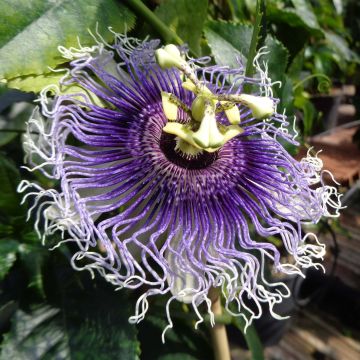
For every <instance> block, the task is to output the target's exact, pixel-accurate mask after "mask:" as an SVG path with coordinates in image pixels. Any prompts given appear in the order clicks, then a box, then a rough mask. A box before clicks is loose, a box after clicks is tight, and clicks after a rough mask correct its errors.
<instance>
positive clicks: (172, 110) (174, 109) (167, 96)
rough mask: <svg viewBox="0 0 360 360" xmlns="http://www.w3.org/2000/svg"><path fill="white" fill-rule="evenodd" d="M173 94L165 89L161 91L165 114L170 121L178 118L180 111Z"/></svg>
mask: <svg viewBox="0 0 360 360" xmlns="http://www.w3.org/2000/svg"><path fill="white" fill-rule="evenodd" d="M172 96H173V95H172V94H171V93H167V92H164V91H162V92H161V102H162V107H163V110H164V114H165V116H166V118H167V119H168V120H170V121H174V120H176V119H177V113H178V105H177V104H176V103H175V102H174V101H172V100H171V98H172Z"/></svg>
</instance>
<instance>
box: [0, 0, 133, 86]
mask: <svg viewBox="0 0 360 360" xmlns="http://www.w3.org/2000/svg"><path fill="white" fill-rule="evenodd" d="M134 19H135V18H134V15H133V14H132V13H131V12H130V10H128V9H127V8H126V7H125V6H124V5H122V4H121V2H120V1H116V0H57V1H53V0H28V1H23V0H3V1H2V2H1V13H0V79H2V78H6V79H11V78H14V77H18V76H23V75H29V74H42V73H46V72H48V71H49V68H48V67H49V66H50V67H55V66H56V65H58V64H60V63H63V62H65V59H64V58H62V57H61V56H60V55H59V52H58V50H57V47H58V46H59V45H63V46H65V47H71V46H74V47H78V46H79V44H78V39H77V37H78V38H79V40H80V42H81V45H83V46H85V45H89V44H94V39H93V38H92V36H91V35H90V33H89V31H88V29H90V30H91V31H93V32H95V30H96V27H97V26H98V29H99V33H100V34H101V35H102V36H103V37H104V38H105V40H107V41H110V40H112V38H113V34H112V33H110V32H109V31H108V27H110V26H111V27H112V28H113V30H114V31H117V32H123V31H125V30H129V29H131V28H132V27H133V25H134Z"/></svg>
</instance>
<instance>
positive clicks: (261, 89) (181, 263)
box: [19, 34, 341, 328]
mask: <svg viewBox="0 0 360 360" xmlns="http://www.w3.org/2000/svg"><path fill="white" fill-rule="evenodd" d="M97 39H98V40H97V45H95V46H93V47H92V48H84V47H80V48H79V49H74V48H71V49H65V48H62V47H59V50H60V51H61V52H62V55H63V56H64V57H65V58H67V59H69V60H71V61H70V68H69V69H67V70H65V75H64V77H63V78H62V80H61V81H60V83H59V85H58V86H51V87H47V88H45V89H44V90H43V91H42V93H41V109H37V110H36V111H35V112H34V114H33V116H32V118H31V119H30V120H29V122H28V132H27V134H26V136H25V141H24V148H25V151H26V160H27V162H28V163H29V164H30V165H31V171H35V170H40V171H42V172H43V173H44V174H45V175H47V176H48V177H49V178H52V179H55V180H56V181H57V184H58V185H57V186H55V188H54V189H43V188H41V187H40V186H39V185H37V184H34V183H30V182H28V181H23V182H22V183H21V184H20V186H19V191H21V192H25V193H26V195H25V197H24V198H25V199H26V198H27V197H29V196H32V197H33V199H34V201H33V206H32V208H31V209H30V214H31V213H34V214H35V216H36V223H35V227H36V230H37V231H38V233H39V235H40V236H41V237H42V239H43V240H45V238H46V237H47V236H48V235H50V234H52V233H54V232H55V231H60V232H62V235H63V239H62V241H61V242H60V243H59V244H58V245H60V244H62V243H64V242H68V241H71V242H74V243H76V244H77V245H78V251H77V252H76V253H75V254H74V255H73V257H72V265H73V267H74V268H75V269H79V270H89V271H90V272H91V273H94V272H95V271H97V272H98V273H100V274H101V275H102V276H104V277H105V278H106V280H107V281H109V282H111V283H112V284H114V285H115V286H116V287H118V288H132V289H134V288H141V289H144V290H143V294H142V295H141V296H140V297H139V299H138V301H137V303H136V307H135V314H134V316H132V317H131V318H130V321H132V322H135V323H136V322H139V321H141V320H142V319H143V318H144V316H145V313H146V311H147V309H148V300H147V299H148V298H149V297H150V296H156V295H165V294H170V297H169V300H168V302H167V308H166V312H167V317H168V321H169V326H168V328H169V327H171V326H172V322H171V317H170V304H171V302H172V301H173V300H179V301H182V302H185V303H188V304H190V306H192V307H193V309H194V310H195V312H196V314H197V315H198V317H199V321H198V323H200V322H201V321H202V320H203V315H202V313H201V311H200V310H199V306H200V305H201V304H202V303H205V305H207V307H205V308H207V309H208V311H209V312H210V315H211V309H210V299H209V298H208V292H209V289H210V288H211V287H218V288H221V291H222V294H223V296H224V298H225V306H226V308H227V310H228V311H229V312H231V313H234V311H233V310H230V309H229V304H230V303H234V304H235V305H236V306H235V308H236V309H237V311H236V313H235V315H238V316H243V317H244V318H246V321H247V322H248V323H249V322H251V320H252V319H254V318H258V317H259V316H260V315H261V312H262V307H261V304H263V303H267V304H268V305H269V308H270V311H271V313H272V315H273V316H274V317H278V315H277V314H276V313H275V312H274V311H273V307H274V305H275V304H278V303H280V302H281V300H282V299H283V298H284V297H287V296H289V289H288V288H287V287H286V285H285V284H283V283H281V282H271V281H270V280H266V279H265V276H264V265H265V262H267V263H271V266H272V269H273V271H274V272H279V273H285V274H301V275H302V269H304V268H308V267H311V266H315V267H321V265H320V264H319V263H318V260H320V259H321V258H322V257H323V256H324V253H325V248H324V246H323V245H321V244H320V243H319V242H318V240H317V238H316V236H315V234H312V233H304V231H303V229H302V225H303V224H306V223H317V222H318V221H319V220H320V218H321V217H322V216H338V211H339V209H340V207H341V204H340V195H338V193H337V190H336V188H335V187H333V186H329V185H326V184H325V183H324V182H323V180H322V175H323V173H324V172H323V171H322V162H321V160H320V159H319V158H317V157H316V156H314V157H313V156H311V155H310V153H309V154H308V155H307V157H306V158H304V159H302V160H301V161H300V162H299V161H296V160H294V159H293V157H292V156H290V155H289V154H288V153H287V152H286V150H285V149H284V147H283V145H282V144H283V143H285V142H289V143H292V144H296V140H295V138H294V137H293V136H292V135H290V132H289V131H288V127H289V123H288V121H287V118H286V116H285V115H284V114H278V113H277V112H276V107H277V104H278V100H277V99H274V98H273V95H272V85H273V84H272V82H271V79H269V78H268V75H267V71H266V64H265V65H263V66H260V62H261V58H262V55H263V53H264V51H265V50H264V49H263V50H261V51H260V52H259V54H258V55H257V57H256V58H255V61H254V65H255V67H256V74H255V75H254V77H253V78H251V79H250V78H246V77H245V75H244V68H243V66H242V64H241V63H240V62H239V68H237V69H232V68H229V67H224V66H223V67H220V66H213V65H208V61H209V59H208V58H202V59H191V58H189V57H188V55H187V53H186V51H184V50H183V49H180V50H175V53H176V51H178V53H179V56H180V57H178V55H177V54H175V55H174V56H175V57H177V59H178V60H179V62H180V65H179V66H167V65H166V64H165V65H162V64H161V59H160V60H159V59H156V57H155V54H156V49H158V48H159V42H158V41H149V42H140V41H138V40H135V39H131V38H127V37H126V36H123V35H119V34H115V42H114V45H109V44H106V43H105V42H103V41H102V39H101V37H100V36H99V37H98V38H97ZM165 50H166V47H165ZM161 51H163V50H161ZM173 53H174V52H173ZM173 53H172V54H173ZM171 56H173V55H171ZM159 64H160V65H162V66H159ZM184 67H186V69H187V70H186V71H187V72H186V71H185V72H184V71H182V70H184ZM189 77H193V80H192V82H191V81H190V83H189ZM196 82H198V85H197V88H196V89H195V87H194V83H196ZM184 83H186V84H185V85H184ZM246 83H250V84H252V89H253V94H252V95H251V96H253V97H252V98H251V99H255V102H257V99H260V98H261V99H266V100H267V101H270V100H271V102H270V104H271V111H270V112H269V113H267V116H265V117H259V116H255V115H256V111H255V110H256V109H255V110H254V107H252V105H251V104H249V103H248V102H241V101H240V102H234V103H230V105H229V106H228V108H226V107H225V108H222V106H223V105H222V104H223V102H221V101H220V100H224V99H225V100H224V101H225V102H226V99H228V98H230V97H231V96H232V98H239V99H240V98H241V99H248V98H246V96H248V95H246V94H243V88H244V84H246ZM189 87H190V89H189ZM191 87H193V88H194V89H195V90H194V89H191ZM201 87H202V89H206V90H201V89H200V88H201ZM73 89H76V90H73ZM199 89H200V90H199ZM49 91H53V92H55V97H53V96H49V97H48V96H47V95H48V94H49ZM164 94H165V95H164ZM199 94H200V95H199ZM230 95H231V96H230ZM243 95H244V96H243ZM197 98H201V99H203V100H201V99H200V100H196V99H197ZM168 99H170V100H168ZM171 99H172V100H171ZM174 99H175V100H174ZM269 99H270V100H269ZM195 100H196V101H195ZM201 101H203V102H202V103H201ZM196 102H198V103H199V102H200V103H201V106H202V107H201V106H200V107H199V108H196V109H195V110H194V108H195V105H194V104H195V103H196ZM204 104H205V105H204ZM209 104H210V105H209ZM206 106H208V108H209V109H210V110H211V111H212V112H211V114H212V115H211V116H210V117H209V118H206V119H207V120H204V119H205V115H204V114H205V112H206V111H205V110H206ZM255 106H258V108H259V109H257V110H260V111H261V110H262V106H263V102H261V101H260V102H258V104H255ZM168 108H169V109H170V112H171V110H172V111H173V112H172V114H175V115H174V117H175V118H174V119H170V115H168V114H169V113H170V112H169V111H168ZM229 108H232V109H233V111H234V112H233V114H235V115H234V117H233V115H231V116H229V113H227V112H226V111H227V110H229ZM199 109H200V110H199ZM204 109H205V110H204ZM198 110H199V112H198V113H199V114H200V117H199V118H200V122H199V120H196V121H198V122H197V123H196V121H195V120H194V118H196V116H195V113H196V111H198ZM235 118H236V119H238V120H234V121H233V122H232V119H235ZM209 119H210V120H209ZM174 120H175V122H174ZM205 121H209V124H210V122H211V121H212V125H211V124H210V125H206V124H207V123H206V124H205ZM175 123H176V124H177V125H174V124H175ZM203 123H204V124H205V125H203V126H202V124H203ZM234 123H236V124H235V125H234ZM169 124H170V125H169ZM210 126H212V130H211V129H210ZM168 127H174V128H175V127H176V131H178V129H180V128H181V131H182V133H181V134H183V135H181V136H183V138H182V137H181V136H180V135H177V134H178V133H179V132H178V133H174V131H175V130H174V131H173V130H171V131H173V132H171V131H170V132H167V131H165V130H166V129H168ZM201 127H202V129H203V130H201V131H200V128H201ZM235 127H236V129H237V130H236V131H237V133H236V134H235V135H234V136H233V135H231V136H232V137H230V135H229V136H227V135H226V134H227V133H226V132H227V131H228V129H231V131H233V130H234V129H235ZM164 129H165V130H164ZM179 131H180V130H179ZM229 131H230V130H229ZM200 132H202V133H201V134H200ZM179 134H180V133H179ZM214 134H215V135H214ZM219 134H220V135H219ZM224 134H225V135H224ZM198 135H199V136H198ZM216 136H217V137H218V138H219V137H220V138H221V139H225V140H223V141H222V140H221V141H222V142H218V140H217V139H218V138H216ZM184 139H185V140H184ZM199 139H200V140H199ZM204 139H205V140H204ZM199 144H200V145H199ZM219 144H220V145H219ZM189 149H190V150H189ZM41 219H45V221H43V220H41ZM40 220H41V221H40ZM40 224H41V225H40ZM254 234H256V239H255V237H254V236H255V235H254ZM270 236H272V237H273V236H276V237H277V238H278V239H279V240H280V241H281V242H282V245H283V247H284V249H286V251H287V252H288V253H289V254H290V255H291V258H292V261H291V262H290V263H283V262H282V260H281V257H280V252H279V250H278V249H277V248H276V247H275V245H274V244H273V243H271V242H269V241H268V240H267V238H268V237H270ZM142 285H146V286H144V287H142ZM249 301H251V302H253V304H254V305H255V306H252V307H251V308H249V306H248V305H247V304H249ZM232 309H233V308H232ZM243 309H246V312H244V311H243ZM211 321H212V322H213V317H211ZM198 323H197V324H198Z"/></svg>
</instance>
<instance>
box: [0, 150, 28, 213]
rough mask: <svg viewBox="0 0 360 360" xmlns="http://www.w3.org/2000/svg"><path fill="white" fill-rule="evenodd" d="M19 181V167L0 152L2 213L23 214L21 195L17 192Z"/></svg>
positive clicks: (0, 211)
mask: <svg viewBox="0 0 360 360" xmlns="http://www.w3.org/2000/svg"><path fill="white" fill-rule="evenodd" d="M19 182H20V175H19V171H18V169H17V168H16V167H15V165H14V164H13V163H12V162H11V161H10V160H8V159H7V158H6V157H5V156H4V155H3V154H0V184H1V191H0V214H1V213H3V214H4V215H18V214H22V212H23V210H22V209H21V207H20V202H21V197H20V195H19V194H18V193H17V192H16V188H17V186H18V184H19Z"/></svg>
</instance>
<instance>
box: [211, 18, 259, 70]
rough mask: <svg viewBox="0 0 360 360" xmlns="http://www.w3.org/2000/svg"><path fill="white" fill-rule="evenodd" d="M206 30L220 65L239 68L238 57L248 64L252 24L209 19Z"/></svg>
mask: <svg viewBox="0 0 360 360" xmlns="http://www.w3.org/2000/svg"><path fill="white" fill-rule="evenodd" d="M204 32H205V36H206V39H207V41H208V43H209V46H210V48H211V51H212V54H213V55H214V58H215V61H216V63H217V64H218V65H222V66H226V65H227V66H230V67H233V68H238V67H239V62H238V60H237V59H241V60H242V61H243V63H244V65H245V64H246V58H247V56H248V53H249V47H250V42H251V36H252V27H251V26H248V25H242V24H233V23H228V22H222V21H209V22H208V23H207V24H206V27H205V29H204Z"/></svg>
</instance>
